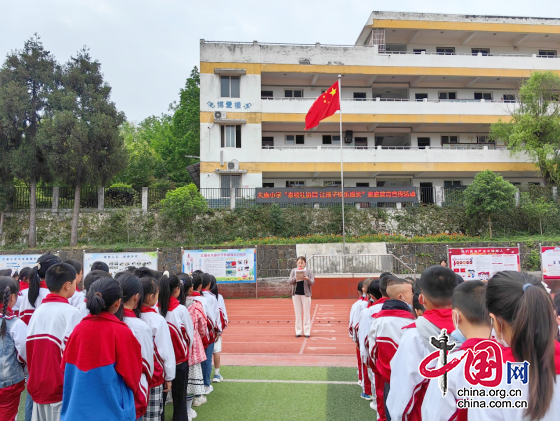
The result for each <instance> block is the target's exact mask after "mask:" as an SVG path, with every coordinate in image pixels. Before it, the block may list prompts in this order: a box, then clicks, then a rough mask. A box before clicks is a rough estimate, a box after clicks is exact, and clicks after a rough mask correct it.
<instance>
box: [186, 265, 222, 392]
mask: <svg viewBox="0 0 560 421" xmlns="http://www.w3.org/2000/svg"><path fill="white" fill-rule="evenodd" d="M212 279H214V280H215V279H216V278H214V277H213V276H212V275H210V274H209V273H205V274H203V275H202V286H201V288H202V289H201V294H202V296H203V297H204V298H206V303H203V305H204V310H205V312H206V318H207V319H208V321H210V325H211V327H210V326H209V327H208V333H209V343H208V345H207V346H206V347H205V348H204V352H205V353H206V360H205V361H203V362H202V375H203V378H204V389H205V390H204V394H206V395H207V394H209V393H211V392H212V391H213V390H214V387H213V386H212V385H211V375H212V354H213V353H214V346H215V345H214V344H215V342H216V341H217V340H218V336H219V335H221V334H222V330H221V326H220V325H221V323H220V309H219V307H218V300H217V299H216V297H215V296H214V294H212V293H211V292H210V285H211V283H212ZM193 297H195V299H197V298H196V294H193Z"/></svg>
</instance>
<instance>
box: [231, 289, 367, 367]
mask: <svg viewBox="0 0 560 421" xmlns="http://www.w3.org/2000/svg"><path fill="white" fill-rule="evenodd" d="M354 302H355V300H342V299H339V300H322V299H318V300H312V301H311V337H310V338H305V337H304V336H301V337H300V338H296V337H295V314H294V307H293V304H292V300H291V299H286V298H263V299H244V300H235V299H233V300H226V308H227V312H228V318H229V325H228V327H227V328H226V330H225V331H224V333H223V339H222V354H221V364H223V365H257V366H320V367H355V366H356V347H355V345H354V343H353V342H352V340H351V339H350V337H349V336H348V319H349V315H350V308H351V306H352V304H353V303H354Z"/></svg>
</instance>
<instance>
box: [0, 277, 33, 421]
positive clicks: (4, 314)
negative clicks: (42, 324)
mask: <svg viewBox="0 0 560 421" xmlns="http://www.w3.org/2000/svg"><path fill="white" fill-rule="evenodd" d="M17 297H18V284H17V282H16V281H15V280H14V279H13V278H11V277H8V276H2V277H0V300H1V302H0V320H1V325H0V373H2V377H0V420H13V419H15V418H16V416H17V413H18V407H19V400H20V396H21V392H23V389H25V375H24V373H23V366H24V364H25V358H26V354H25V340H26V338H27V325H26V324H25V323H23V322H22V321H21V320H19V319H18V318H17V317H16V315H15V314H14V312H13V311H12V310H11V308H12V307H13V306H14V304H15V303H16V302H17Z"/></svg>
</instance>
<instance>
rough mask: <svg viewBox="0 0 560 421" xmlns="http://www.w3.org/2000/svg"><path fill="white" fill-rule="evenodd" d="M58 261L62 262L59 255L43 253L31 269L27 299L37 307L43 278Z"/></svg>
mask: <svg viewBox="0 0 560 421" xmlns="http://www.w3.org/2000/svg"><path fill="white" fill-rule="evenodd" d="M57 263H61V260H60V259H59V258H58V256H55V255H54V254H50V253H49V254H43V255H42V256H41V257H39V259H37V264H36V265H35V266H33V268H32V269H31V273H30V274H29V294H28V295H27V299H28V300H29V303H30V304H31V305H32V306H33V307H35V302H36V301H37V298H38V297H39V290H40V289H41V279H45V276H46V275H47V269H48V268H50V267H51V266H53V265H56V264H57Z"/></svg>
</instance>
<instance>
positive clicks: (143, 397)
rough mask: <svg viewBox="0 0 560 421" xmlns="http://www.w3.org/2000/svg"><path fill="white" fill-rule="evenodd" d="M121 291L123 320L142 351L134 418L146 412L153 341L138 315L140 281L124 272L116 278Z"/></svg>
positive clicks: (152, 365)
mask: <svg viewBox="0 0 560 421" xmlns="http://www.w3.org/2000/svg"><path fill="white" fill-rule="evenodd" d="M117 281H118V283H119V284H120V285H121V288H122V293H123V298H122V300H123V307H122V310H123V322H125V323H126V325H127V326H128V327H129V328H130V330H131V331H132V333H133V334H134V337H135V338H136V339H137V340H138V343H140V348H141V351H142V376H141V377H140V392H141V393H139V394H137V395H135V398H137V399H136V400H135V405H136V418H140V417H142V416H143V415H144V414H145V413H146V408H147V406H148V393H149V386H148V384H149V381H150V380H151V379H152V375H153V373H154V341H153V339H152V332H151V330H150V328H149V327H148V325H147V324H146V323H145V322H143V321H142V320H141V319H140V318H139V317H138V316H139V315H140V309H139V306H140V305H141V304H142V302H143V301H144V291H143V289H142V283H141V282H140V280H139V279H138V278H137V277H136V276H133V275H130V274H124V275H121V276H120V277H119V278H117Z"/></svg>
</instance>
